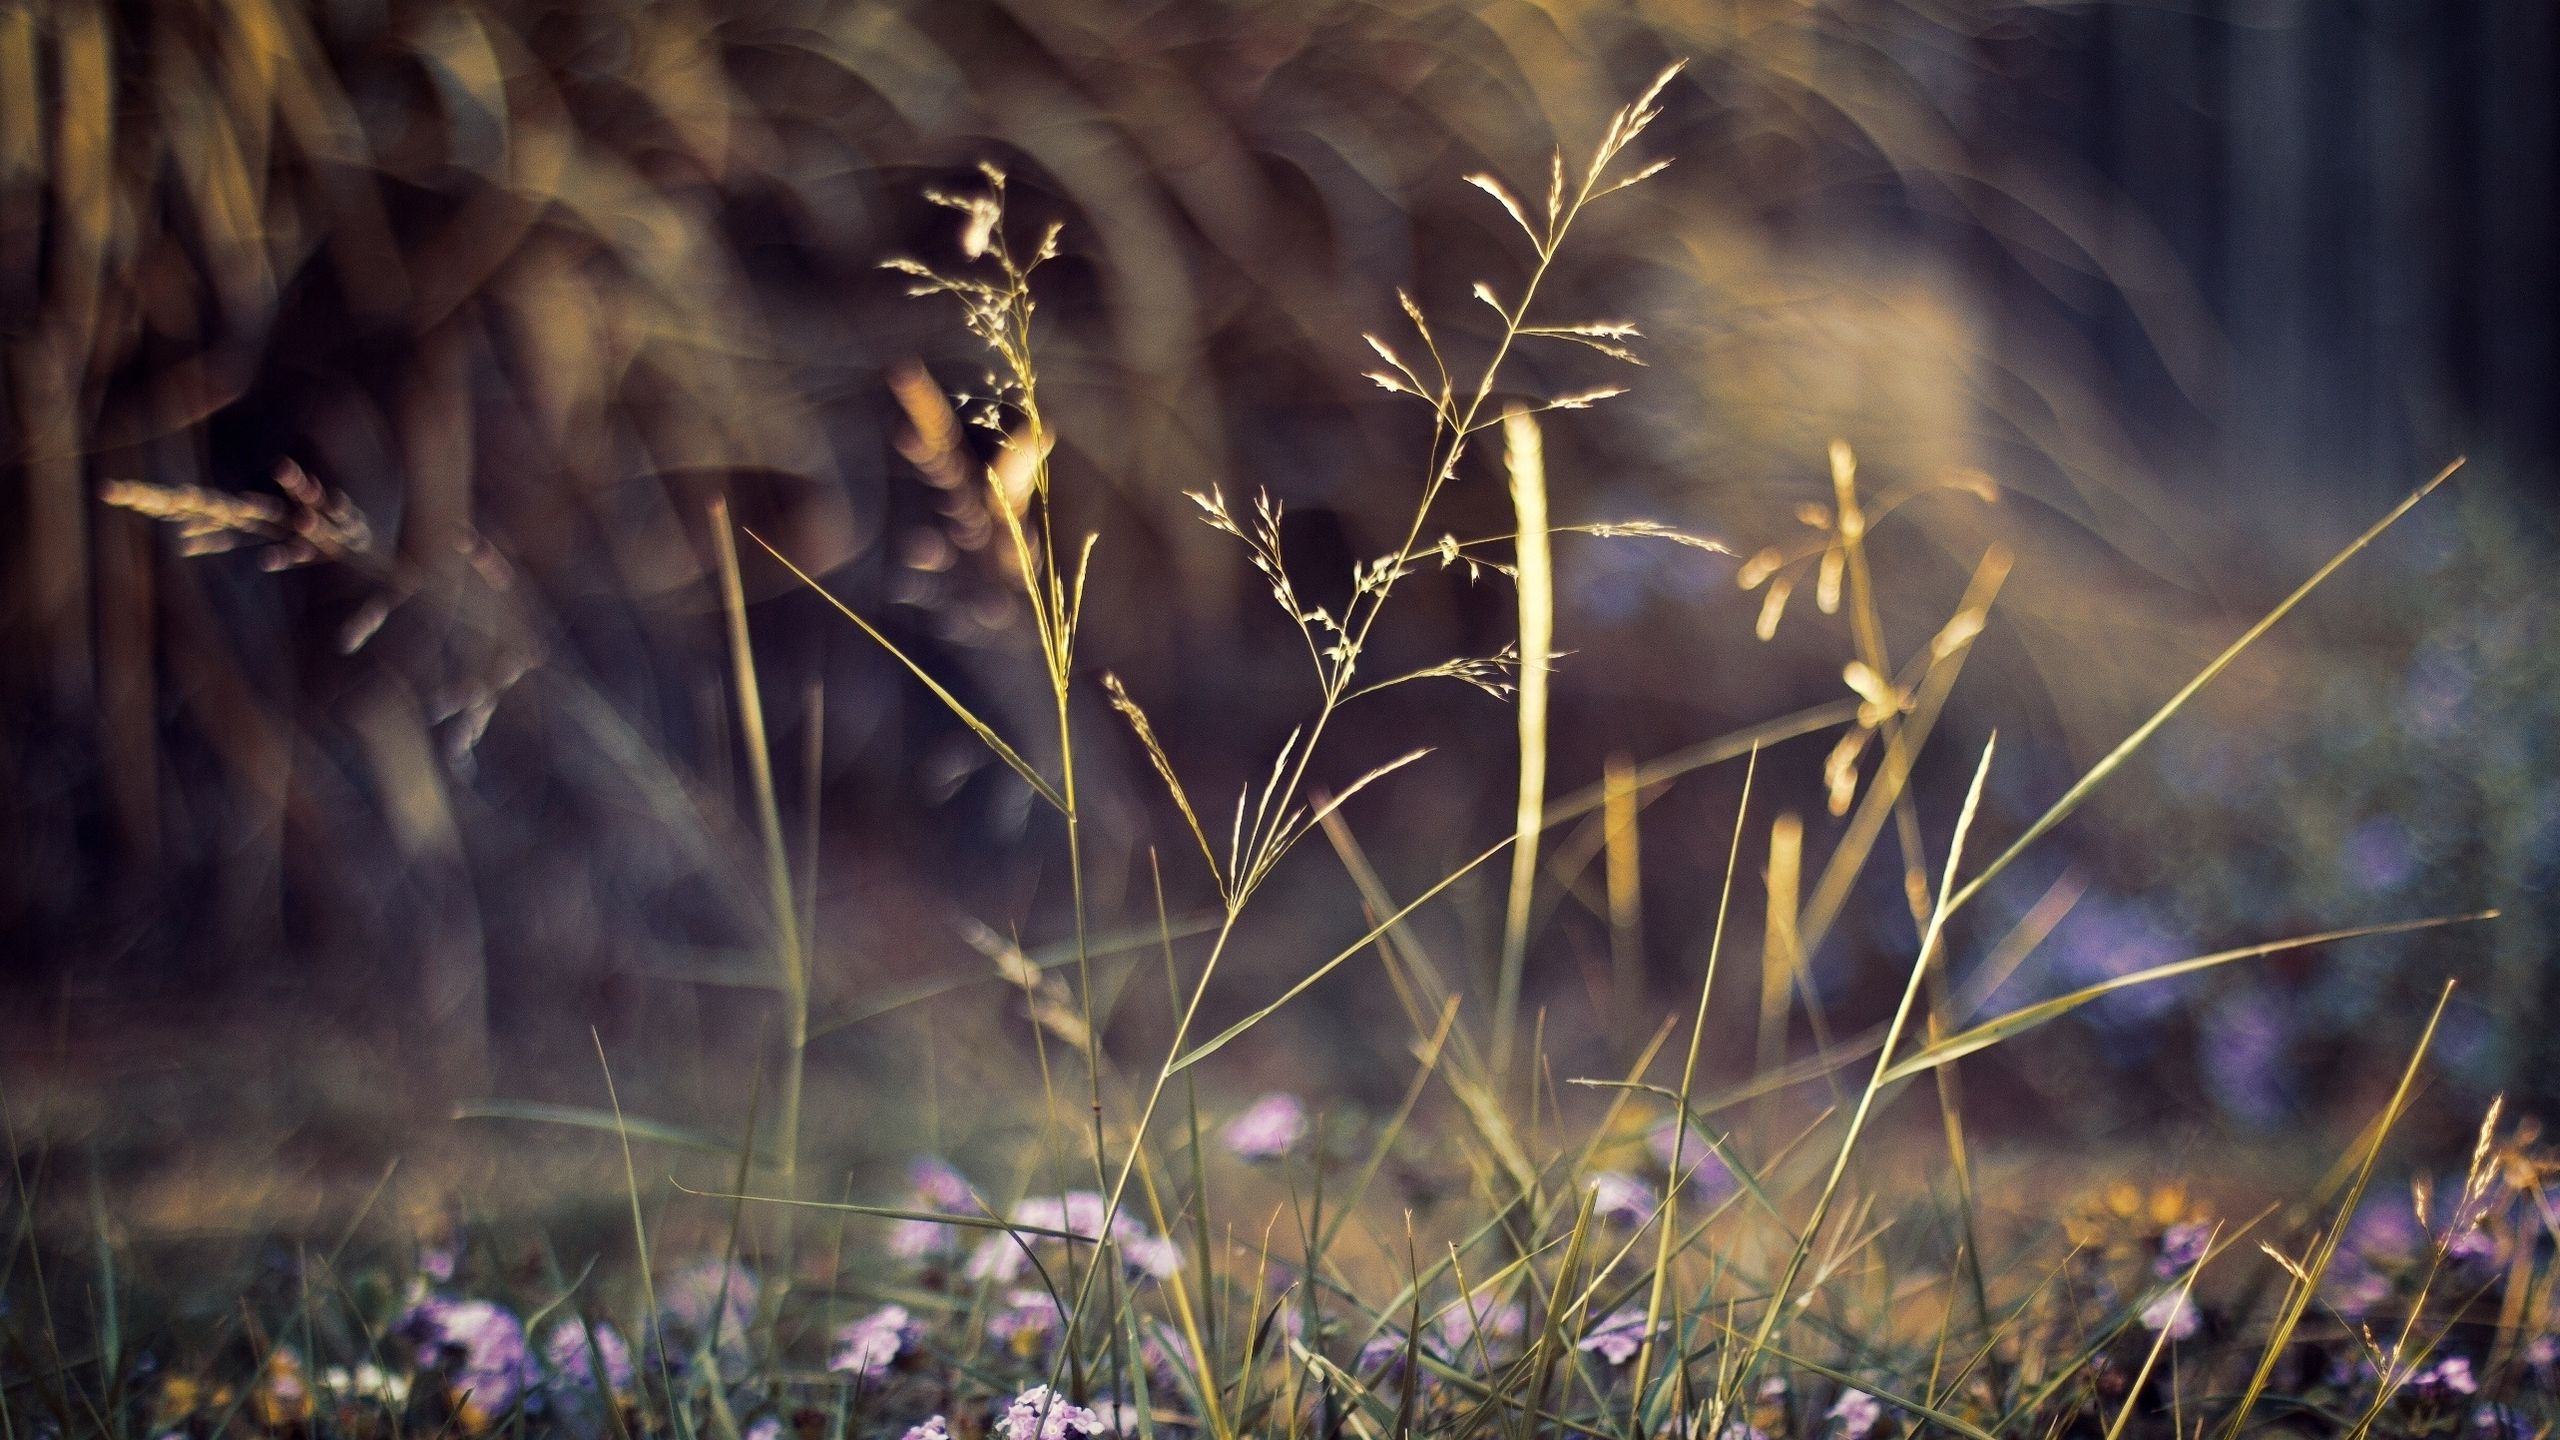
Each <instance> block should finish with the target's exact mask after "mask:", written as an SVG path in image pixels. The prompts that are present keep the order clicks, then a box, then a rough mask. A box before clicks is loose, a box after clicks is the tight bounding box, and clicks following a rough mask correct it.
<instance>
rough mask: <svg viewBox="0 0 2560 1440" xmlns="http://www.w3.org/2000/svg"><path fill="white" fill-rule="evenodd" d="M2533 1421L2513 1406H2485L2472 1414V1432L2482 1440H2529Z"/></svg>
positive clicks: (2532, 1429) (2533, 1428)
mask: <svg viewBox="0 0 2560 1440" xmlns="http://www.w3.org/2000/svg"><path fill="white" fill-rule="evenodd" d="M2537 1428H2538V1427H2536V1426H2535V1425H2534V1423H2533V1421H2532V1420H2531V1419H2530V1418H2528V1417H2527V1416H2526V1415H2525V1413H2524V1412H2523V1411H2521V1410H2518V1409H2517V1408H2516V1407H2514V1406H2513V1405H2483V1406H2481V1407H2480V1408H2479V1409H2477V1410H2474V1411H2472V1412H2471V1430H2472V1433H2473V1434H2476V1435H2478V1436H2480V1437H2481V1440H2527V1437H2529V1436H2531V1435H2533V1434H2534V1433H2535V1430H2536V1429H2537Z"/></svg>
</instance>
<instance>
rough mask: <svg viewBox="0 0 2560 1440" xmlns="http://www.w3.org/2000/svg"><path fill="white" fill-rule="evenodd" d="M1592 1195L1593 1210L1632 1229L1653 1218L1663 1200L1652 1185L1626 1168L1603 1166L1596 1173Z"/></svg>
mask: <svg viewBox="0 0 2560 1440" xmlns="http://www.w3.org/2000/svg"><path fill="white" fill-rule="evenodd" d="M1591 1195H1592V1205H1591V1213H1592V1214H1594V1215H1596V1216H1598V1217H1599V1218H1600V1219H1602V1220H1605V1221H1608V1222H1610V1223H1611V1224H1616V1225H1624V1226H1626V1227H1628V1228H1629V1229H1633V1228H1635V1227H1637V1226H1639V1225H1642V1224H1644V1223H1645V1222H1646V1221H1648V1220H1651V1219H1652V1218H1653V1212H1654V1209H1655V1207H1656V1206H1658V1205H1659V1204H1660V1203H1661V1199H1660V1197H1658V1196H1656V1195H1655V1194H1654V1191H1653V1187H1652V1186H1650V1185H1648V1184H1646V1183H1645V1182H1643V1181H1642V1180H1639V1179H1637V1178H1636V1177H1634V1176H1633V1175H1630V1174H1628V1173H1627V1172H1625V1171H1623V1170H1603V1171H1601V1172H1600V1173H1598V1174H1597V1175H1594V1176H1592V1177H1591Z"/></svg>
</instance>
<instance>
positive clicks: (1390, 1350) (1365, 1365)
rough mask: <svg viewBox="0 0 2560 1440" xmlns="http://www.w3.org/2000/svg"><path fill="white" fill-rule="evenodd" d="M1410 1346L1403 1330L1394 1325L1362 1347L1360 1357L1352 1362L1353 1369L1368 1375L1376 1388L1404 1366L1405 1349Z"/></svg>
mask: <svg viewBox="0 0 2560 1440" xmlns="http://www.w3.org/2000/svg"><path fill="white" fill-rule="evenodd" d="M1409 1348H1411V1347H1410V1346H1408V1345H1407V1343H1406V1341H1405V1337H1404V1334H1403V1332H1401V1331H1398V1330H1396V1329H1394V1328H1392V1327H1390V1328H1388V1329H1385V1330H1381V1331H1379V1332H1378V1333H1377V1334H1375V1335H1372V1336H1370V1337H1369V1339H1368V1341H1367V1343H1365V1344H1363V1345H1362V1346H1361V1347H1360V1358H1358V1359H1357V1360H1354V1361H1353V1362H1352V1369H1354V1370H1355V1371H1357V1372H1358V1373H1359V1374H1361V1375H1363V1376H1366V1377H1368V1378H1369V1379H1370V1380H1371V1381H1372V1382H1373V1383H1372V1387H1371V1388H1373V1389H1374V1388H1375V1386H1376V1385H1377V1384H1380V1383H1384V1382H1385V1381H1386V1380H1387V1379H1389V1378H1391V1377H1393V1376H1394V1375H1395V1374H1396V1373H1397V1372H1399V1371H1401V1370H1402V1369H1403V1368H1404V1356H1405V1351H1406V1350H1407V1349H1409Z"/></svg>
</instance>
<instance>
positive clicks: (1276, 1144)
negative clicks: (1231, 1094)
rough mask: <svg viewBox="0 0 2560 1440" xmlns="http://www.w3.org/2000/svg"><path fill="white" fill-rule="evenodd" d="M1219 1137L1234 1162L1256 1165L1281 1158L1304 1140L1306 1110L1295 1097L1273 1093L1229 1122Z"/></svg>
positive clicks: (1277, 1092)
mask: <svg viewBox="0 0 2560 1440" xmlns="http://www.w3.org/2000/svg"><path fill="white" fill-rule="evenodd" d="M1218 1138H1219V1139H1221V1140H1223V1141H1225V1142H1226V1146H1227V1149H1228V1151H1229V1152H1230V1153H1232V1154H1233V1155H1235V1157H1236V1158H1237V1159H1240V1160H1250V1161H1252V1162H1254V1163H1255V1164H1261V1163H1263V1162H1266V1161H1271V1160H1277V1159H1280V1158H1281V1157H1282V1156H1285V1155H1287V1154H1288V1153H1289V1152H1290V1151H1292V1150H1295V1149H1297V1148H1298V1142H1300V1141H1302V1140H1304V1139H1306V1138H1307V1107H1306V1106H1305V1104H1303V1103H1302V1102H1300V1100H1299V1099H1298V1097H1297V1096H1295V1095H1292V1094H1290V1093H1289V1092H1287V1091H1285V1090H1274V1091H1272V1092H1271V1093H1270V1094H1268V1095H1265V1096H1263V1097H1262V1098H1261V1099H1259V1100H1256V1101H1254V1102H1253V1103H1252V1104H1251V1105H1248V1106H1246V1107H1245V1110H1244V1113H1243V1114H1241V1115H1238V1116H1237V1117H1236V1118H1234V1119H1233V1120H1230V1121H1228V1122H1227V1128H1226V1129H1224V1130H1222V1131H1220V1132H1219V1135H1218Z"/></svg>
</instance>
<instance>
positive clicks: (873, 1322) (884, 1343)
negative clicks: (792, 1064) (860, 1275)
mask: <svg viewBox="0 0 2560 1440" xmlns="http://www.w3.org/2000/svg"><path fill="white" fill-rule="evenodd" d="M915 1338H916V1325H915V1318H914V1317H913V1316H911V1315H909V1314H908V1313H907V1307H906V1306H904V1305H883V1306H881V1307H880V1308H879V1309H877V1310H874V1311H872V1312H871V1313H870V1314H868V1315H865V1316H863V1317H862V1318H861V1319H859V1320H856V1321H854V1322H853V1323H852V1324H849V1325H847V1326H845V1327H844V1328H842V1329H840V1330H838V1331H836V1348H835V1354H834V1355H832V1356H830V1357H829V1358H828V1360H827V1368H828V1369H830V1370H833V1371H835V1372H837V1373H838V1374H849V1375H859V1376H861V1377H862V1378H863V1379H865V1380H877V1379H879V1378H880V1377H881V1376H883V1375H886V1374H888V1373H889V1367H890V1366H891V1365H894V1364H896V1363H897V1360H898V1356H899V1354H900V1352H902V1351H904V1350H905V1349H906V1348H907V1346H909V1345H910V1344H913V1343H914V1342H915Z"/></svg>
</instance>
